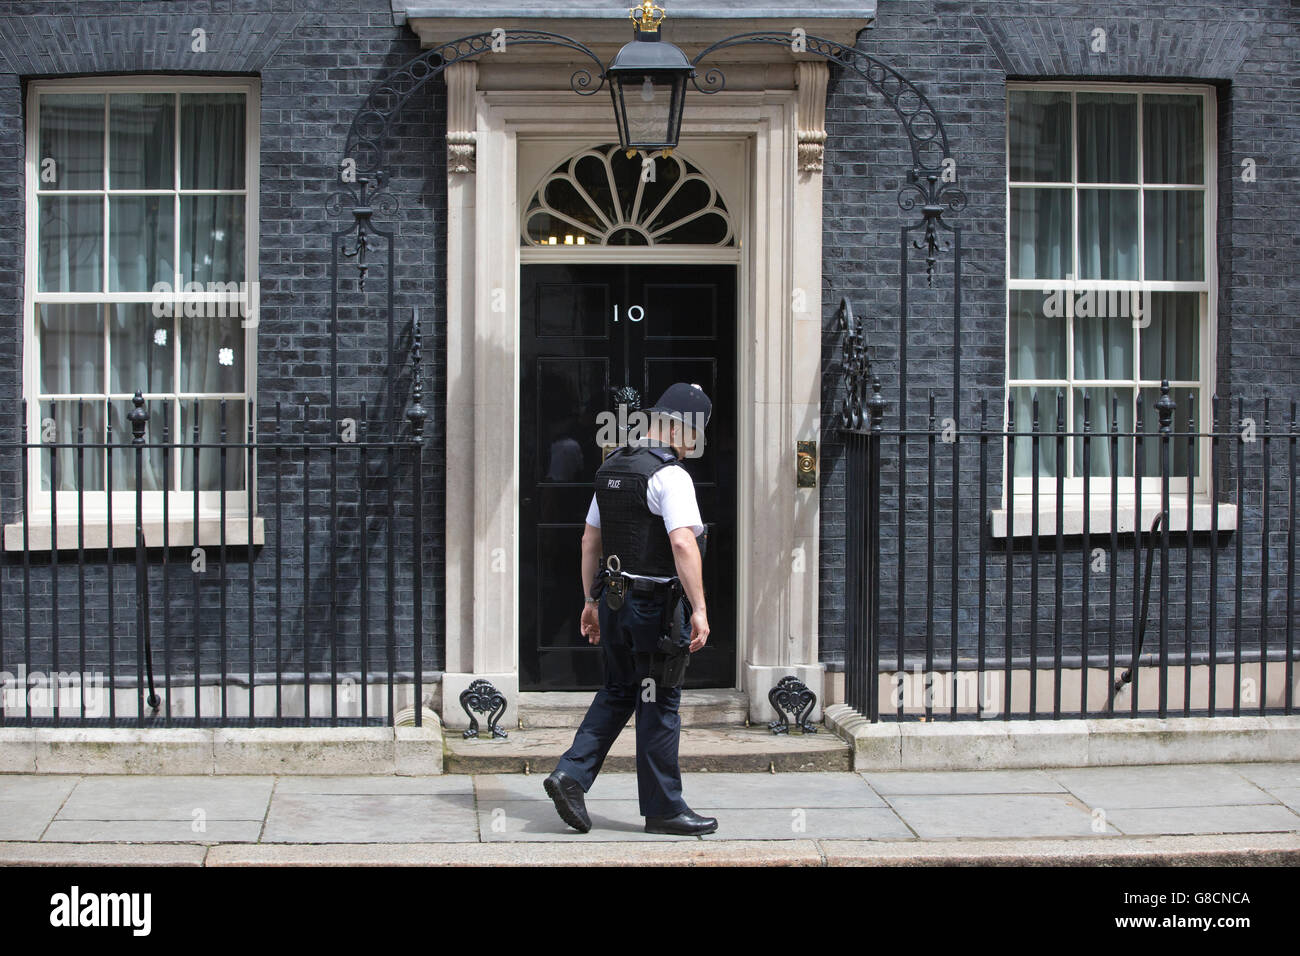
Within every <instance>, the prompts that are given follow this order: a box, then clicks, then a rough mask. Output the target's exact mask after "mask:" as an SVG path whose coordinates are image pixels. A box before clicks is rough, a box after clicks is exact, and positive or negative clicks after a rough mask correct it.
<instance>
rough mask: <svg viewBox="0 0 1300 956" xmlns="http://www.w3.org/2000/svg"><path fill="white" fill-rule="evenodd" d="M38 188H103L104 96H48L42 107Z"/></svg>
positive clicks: (52, 94)
mask: <svg viewBox="0 0 1300 956" xmlns="http://www.w3.org/2000/svg"><path fill="white" fill-rule="evenodd" d="M40 124H41V133H40V137H41V143H40V156H39V157H38V158H37V162H38V163H39V166H40V176H39V188H41V189H102V188H103V186H104V97H103V96H102V95H100V94H98V93H45V94H42V95H41V105H40Z"/></svg>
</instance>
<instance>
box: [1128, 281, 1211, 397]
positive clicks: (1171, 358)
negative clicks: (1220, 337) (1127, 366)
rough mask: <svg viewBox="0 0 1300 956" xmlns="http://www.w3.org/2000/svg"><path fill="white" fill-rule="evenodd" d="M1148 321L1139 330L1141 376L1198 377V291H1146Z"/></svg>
mask: <svg viewBox="0 0 1300 956" xmlns="http://www.w3.org/2000/svg"><path fill="white" fill-rule="evenodd" d="M1145 298H1146V299H1147V301H1148V302H1149V303H1150V308H1151V321H1150V323H1149V324H1148V325H1147V326H1146V328H1144V329H1142V377H1143V378H1144V379H1148V380H1151V379H1166V378H1167V379H1170V380H1171V381H1180V380H1181V381H1194V380H1198V379H1200V377H1201V336H1200V326H1201V322H1200V317H1201V316H1200V312H1201V310H1200V294H1199V293H1196V292H1150V293H1147V295H1146V296H1145Z"/></svg>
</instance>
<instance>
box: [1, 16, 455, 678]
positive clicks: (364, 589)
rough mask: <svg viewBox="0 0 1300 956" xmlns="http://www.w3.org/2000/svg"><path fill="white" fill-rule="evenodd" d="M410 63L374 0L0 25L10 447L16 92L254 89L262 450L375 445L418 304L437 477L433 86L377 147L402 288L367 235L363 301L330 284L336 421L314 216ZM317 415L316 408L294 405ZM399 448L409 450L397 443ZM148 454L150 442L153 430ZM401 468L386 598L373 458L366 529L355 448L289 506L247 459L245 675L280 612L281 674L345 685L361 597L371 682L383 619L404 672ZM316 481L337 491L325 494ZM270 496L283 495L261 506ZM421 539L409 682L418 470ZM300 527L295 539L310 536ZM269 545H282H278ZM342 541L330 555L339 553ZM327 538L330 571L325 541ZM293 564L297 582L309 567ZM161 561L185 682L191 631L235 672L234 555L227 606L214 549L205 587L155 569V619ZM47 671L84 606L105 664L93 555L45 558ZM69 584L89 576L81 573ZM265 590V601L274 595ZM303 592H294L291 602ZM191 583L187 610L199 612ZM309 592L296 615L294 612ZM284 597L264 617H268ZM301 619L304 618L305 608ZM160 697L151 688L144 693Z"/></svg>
mask: <svg viewBox="0 0 1300 956" xmlns="http://www.w3.org/2000/svg"><path fill="white" fill-rule="evenodd" d="M196 28H201V29H203V30H204V31H205V32H206V40H207V52H206V53H194V52H192V51H191V41H192V31H193V30H194V29H196ZM418 52H419V46H418V41H417V40H416V38H415V37H414V35H413V34H411V32H410V31H409V30H408V29H406V28H404V27H402V28H399V27H396V26H394V25H393V22H392V13H391V9H390V5H389V3H388V2H387V0H327V2H320V0H256V2H254V0H228V2H220V0H216V2H211V3H205V2H189V3H185V4H177V3H169V2H154V0H143V2H136V0H131V2H81V3H57V2H47V3H42V2H29V3H10V4H7V5H6V6H5V8H4V9H3V10H0V117H3V122H0V182H2V183H3V188H2V189H0V224H3V228H2V229H0V407H3V408H7V409H9V410H10V411H9V412H8V413H6V414H5V419H4V421H3V422H0V434H3V435H4V436H5V438H6V439H8V438H10V436H14V435H16V434H17V427H18V422H19V415H18V414H17V411H16V409H17V408H18V402H19V400H20V399H21V381H22V378H21V363H22V339H21V334H20V329H21V328H22V326H23V319H22V315H21V304H22V295H23V289H22V283H23V228H24V227H23V223H24V208H23V160H24V143H23V133H22V130H23V124H24V115H23V114H24V98H25V84H26V81H28V80H31V79H37V78H49V77H59V76H71V75H78V74H96V73H115V74H136V73H172V72H174V73H194V72H201V73H205V74H217V75H227V74H229V75H249V74H252V75H256V76H258V77H259V78H260V82H261V142H260V156H261V163H260V170H259V185H260V195H259V204H260V263H259V273H260V274H259V276H258V278H259V281H260V283H261V311H260V315H259V326H258V332H257V394H256V396H255V399H256V401H257V403H258V413H257V417H258V419H259V425H260V427H261V429H262V435H263V437H264V438H269V437H270V436H271V433H272V431H273V429H274V421H275V418H276V415H277V411H276V409H277V405H278V406H279V416H280V419H281V427H282V429H283V432H282V434H283V437H284V438H285V439H286V440H292V441H298V440H299V439H300V438H301V437H302V436H303V434H304V431H306V433H307V434H308V436H309V437H310V440H312V441H328V440H330V439H331V438H334V437H335V436H336V435H337V431H336V423H337V421H338V420H339V419H342V418H348V417H351V418H359V417H360V412H361V403H362V402H363V401H365V402H366V403H367V405H368V407H367V418H368V420H369V425H370V437H371V438H374V439H380V440H382V439H384V438H385V437H387V436H388V435H389V434H390V432H389V429H388V426H387V424H386V423H388V422H389V421H391V420H392V419H393V418H394V417H396V418H398V419H399V420H400V419H401V417H402V416H403V414H404V412H405V409H406V404H407V398H408V395H409V391H410V383H411V377H410V369H409V366H408V365H406V364H405V362H406V358H407V356H408V354H409V346H410V340H411V319H412V313H413V309H415V308H419V309H420V312H421V317H422V326H423V333H424V346H425V349H424V356H425V379H424V382H425V392H424V404H425V406H426V408H428V409H429V412H430V417H429V420H428V423H427V425H426V430H425V435H426V445H425V451H424V454H425V456H426V460H428V461H432V462H435V463H436V462H438V461H440V460H441V459H442V457H443V455H444V453H445V449H444V446H443V442H444V437H443V436H444V434H445V429H444V411H443V396H444V395H445V379H444V373H445V361H444V353H445V316H444V311H443V310H444V292H443V275H444V273H445V253H444V250H443V243H442V240H441V237H442V236H443V235H444V234H445V229H446V209H445V189H444V186H443V183H445V181H446V178H445V177H446V167H445V159H446V149H445V146H444V143H445V87H444V86H443V85H442V83H441V81H440V80H435V81H434V82H433V83H431V84H429V85H428V86H427V87H426V88H425V89H424V90H423V91H421V92H420V93H419V94H418V95H417V96H416V97H415V98H414V99H413V100H412V101H411V102H410V103H409V104H408V106H407V109H406V110H405V112H404V113H403V114H402V116H401V120H400V122H399V123H398V124H397V125H396V126H395V127H394V129H393V131H392V137H391V140H390V153H389V159H390V168H391V169H392V170H393V171H394V172H395V173H396V175H395V177H394V180H393V182H392V183H391V186H390V189H389V191H390V192H391V193H392V195H393V196H394V197H395V199H396V200H397V204H396V205H397V211H396V213H395V214H394V215H392V216H391V217H377V221H376V225H377V226H378V228H379V229H381V230H388V231H392V232H393V233H394V234H395V235H396V237H397V265H396V269H395V274H394V275H393V276H391V277H390V276H389V275H388V269H387V249H386V248H385V247H384V245H383V243H382V241H378V242H376V241H375V240H374V238H373V237H372V246H371V253H370V259H371V265H372V269H371V272H370V275H369V276H368V279H367V284H366V289H365V291H364V292H362V291H360V290H359V289H358V284H357V279H356V270H355V267H354V266H353V265H352V262H351V261H350V260H347V259H344V258H341V262H342V265H341V266H340V268H339V271H338V274H339V283H338V308H339V311H338V318H339V323H338V334H339V339H338V347H339V352H338V368H337V375H338V377H337V391H338V407H337V408H336V409H331V408H329V403H330V398H331V392H332V388H333V385H334V380H333V378H332V376H331V371H332V369H331V351H330V346H331V337H330V314H331V313H330V309H331V292H332V283H331V267H330V262H331V253H332V248H333V247H334V246H336V245H337V244H339V243H340V242H341V241H342V240H340V239H338V238H336V237H335V235H334V232H335V230H340V229H346V228H348V227H350V226H351V225H352V223H353V218H352V216H351V211H350V210H351V203H350V202H346V203H344V204H343V206H342V208H341V209H338V210H335V211H334V212H333V213H331V212H329V211H327V200H328V198H329V196H330V194H331V193H333V192H335V191H336V190H337V189H338V171H339V163H340V161H341V160H342V159H343V152H344V147H345V141H346V137H347V133H348V128H349V125H350V123H351V121H352V117H353V115H354V113H355V112H356V110H357V109H358V108H359V107H360V106H361V104H362V102H363V100H364V97H365V95H366V93H367V92H368V91H369V89H370V88H371V87H372V86H373V85H374V84H375V83H376V81H378V80H379V79H380V78H382V77H383V76H385V75H386V74H387V73H388V72H389V71H391V70H392V69H393V68H394V67H396V66H398V65H399V64H401V63H402V62H404V61H406V60H407V59H409V58H410V57H412V56H414V55H416V54H417V53H418ZM390 278H391V280H392V287H393V289H394V307H395V308H394V315H395V318H396V327H395V340H396V341H395V348H394V351H393V354H394V355H395V356H396V363H398V367H397V368H396V369H395V373H394V374H395V377H396V380H397V381H396V388H395V389H394V390H393V392H392V395H391V396H390V395H389V389H388V380H389V368H390V365H389V349H388V309H387V298H386V294H387V289H388V286H389V280H390ZM308 404H309V405H310V412H309V414H306V417H307V421H306V422H304V417H305V409H306V408H307V407H308ZM398 434H399V437H404V436H406V435H407V434H408V432H407V430H406V429H405V427H403V428H402V430H401V431H400V432H399V433H398ZM151 437H153V438H157V437H158V435H156V434H152V433H151ZM412 455H413V452H412V451H411V449H410V448H409V447H406V448H403V449H401V450H400V452H398V453H397V458H396V461H395V463H394V464H393V474H394V475H395V481H394V482H393V483H392V486H391V487H392V488H393V489H394V491H393V493H392V504H393V506H394V515H393V519H392V520H393V526H392V538H393V547H394V549H395V550H394V553H395V562H394V584H393V586H392V587H391V588H390V587H389V586H388V583H387V582H388V577H387V574H388V572H387V565H386V558H387V547H388V542H389V527H390V526H389V522H388V519H387V517H386V512H385V507H386V506H387V504H388V503H389V487H390V485H389V483H388V482H387V481H386V480H385V476H386V475H387V474H388V473H389V471H388V468H389V465H388V459H387V458H386V456H385V455H384V454H383V453H377V452H372V453H371V454H370V460H369V462H368V477H367V494H368V497H369V509H368V515H367V518H366V520H365V522H364V526H363V524H362V521H361V518H360V515H359V514H358V500H359V497H360V487H359V484H358V476H359V474H360V472H359V462H358V455H357V452H356V451H355V450H354V449H351V450H343V451H341V452H339V454H338V457H337V458H336V459H335V460H334V461H333V462H331V460H330V457H329V455H328V453H326V452H317V453H315V454H313V455H312V460H311V468H310V473H309V478H310V482H311V485H310V489H309V494H308V495H307V499H306V500H307V503H306V505H305V506H304V489H303V465H302V454H301V453H288V454H285V455H284V456H283V458H282V460H280V461H277V460H276V459H275V458H274V456H272V455H271V454H269V453H268V454H265V455H263V456H262V458H261V459H260V460H259V462H258V486H259V494H260V495H261V503H260V506H259V514H260V515H261V516H263V517H265V518H266V519H267V543H266V546H265V547H263V548H259V549H257V551H256V553H255V562H254V574H255V575H256V576H257V578H258V580H259V585H258V588H257V592H256V593H257V602H256V607H255V609H254V610H255V614H256V619H255V623H254V625H253V628H254V633H255V634H256V635H257V643H256V645H255V648H254V651H255V658H256V661H257V667H258V668H259V670H263V671H274V669H275V662H276V650H275V647H276V639H277V634H276V631H277V626H276V623H275V622H276V620H277V614H276V608H277V606H278V607H280V608H282V609H283V613H282V614H281V615H279V628H278V630H279V632H280V633H279V639H280V640H281V642H282V648H281V652H280V655H279V660H280V665H281V666H282V667H283V669H284V670H285V671H286V672H299V673H300V672H301V670H302V666H303V646H304V642H305V643H306V645H307V647H308V649H309V654H310V657H311V664H312V670H313V671H316V672H318V673H319V672H320V671H322V670H328V668H329V666H330V663H331V660H332V656H333V655H334V654H336V655H337V664H338V667H339V668H340V670H345V671H346V670H349V669H352V670H355V668H356V666H357V662H358V658H359V655H360V653H361V648H360V644H361V640H360V637H359V634H360V632H361V628H360V624H359V615H360V608H361V603H362V600H363V595H364V597H365V598H366V599H368V600H369V603H370V607H369V613H370V616H371V620H372V627H371V632H370V633H371V636H372V640H373V641H374V646H371V647H370V648H369V649H368V653H369V657H370V663H371V666H372V667H373V668H375V669H378V670H383V669H384V668H385V667H386V666H387V661H388V659H389V658H388V655H387V654H386V652H385V648H384V647H383V644H382V641H381V640H380V639H379V638H378V637H377V636H376V635H382V634H383V633H385V630H386V626H385V618H386V616H387V615H388V613H390V611H389V608H388V605H387V598H388V596H389V595H390V594H391V596H392V610H391V613H392V614H393V616H394V619H395V621H396V622H397V634H398V636H397V639H396V646H395V647H394V649H393V653H392V662H393V665H394V667H395V668H396V669H397V670H398V671H399V672H409V671H410V669H411V666H412V660H413V655H412V641H411V636H410V635H411V619H412V615H413V603H414V593H413V575H412V568H413V563H414V558H413V554H414V552H413V543H412V536H411V528H412V520H413V510H414V509H413V504H414V502H413V497H412V477H413V467H412ZM331 472H333V473H334V474H335V476H336V477H335V478H334V479H333V480H331ZM277 475H278V480H279V485H278V487H279V488H280V495H279V496H278V498H277V496H276V495H275V493H274V489H275V488H276V487H277ZM425 475H426V479H425V486H424V490H425V494H424V501H423V522H424V537H423V541H424V562H425V565H424V566H425V574H424V593H423V603H424V620H425V634H426V638H425V645H424V667H425V669H426V670H436V669H440V668H441V666H442V655H443V639H442V631H443V629H442V608H443V595H442V580H443V565H442V554H443V527H444V512H443V493H442V469H441V468H440V467H436V466H435V467H426V468H425ZM19 491H20V478H19V468H18V464H17V457H16V455H10V454H9V453H8V451H6V454H5V456H4V460H3V461H0V495H2V497H0V509H2V511H3V520H4V521H5V522H10V521H13V520H15V516H16V515H17V514H18V510H19V501H20V493H19ZM304 511H305V512H306V521H305V522H304ZM277 526H278V533H279V535H280V536H281V539H280V541H281V543H280V547H278V548H277V546H276V540H277V539H276V533H277ZM335 535H336V536H337V537H335ZM363 539H364V540H366V541H367V542H368V551H367V554H368V557H369V581H368V582H366V581H365V580H364V579H363V577H362V574H361V569H360V565H359V561H360V556H359V555H360V548H359V543H360V541H361V540H363ZM332 540H336V541H337V550H336V552H335V554H336V556H337V563H336V565H331V548H330V542H331V541H332ZM304 555H307V557H308V560H309V564H308V565H307V566H306V568H304V560H303V559H304ZM161 557H162V556H161V553H153V552H151V553H150V562H151V566H152V567H151V572H150V574H151V593H152V596H151V601H152V604H153V607H154V608H155V615H154V616H155V620H161V619H162V618H163V617H166V618H168V619H170V621H171V624H172V627H171V631H170V634H169V635H167V637H166V641H167V642H168V643H169V645H170V648H171V652H172V653H173V655H174V657H173V659H174V660H175V661H176V663H177V667H178V669H180V670H181V671H183V672H187V673H188V671H189V669H190V667H191V666H192V664H191V662H192V660H193V653H194V643H195V635H196V632H197V635H198V641H199V643H200V651H201V655H202V669H203V671H204V672H205V673H212V672H215V671H216V670H217V669H218V668H219V666H220V659H221V641H222V639H223V636H222V635H223V632H224V641H225V646H226V648H227V664H228V667H229V669H230V670H232V671H240V672H246V671H247V666H248V665H247V660H248V632H249V619H248V588H247V581H248V568H249V564H248V558H247V552H246V551H245V550H244V549H242V548H240V549H231V550H230V552H229V553H228V555H227V561H226V563H225V566H226V583H225V585H224V595H225V602H226V608H227V611H226V614H225V615H224V616H223V615H222V614H221V613H220V601H221V597H222V591H223V585H222V581H221V570H220V569H221V564H222V562H221V561H220V556H219V552H218V548H216V547H210V548H208V571H207V572H206V573H205V574H203V575H198V576H196V575H193V574H192V573H191V571H190V562H189V557H188V554H187V553H186V552H185V551H174V552H173V553H172V554H171V555H170V566H169V568H168V570H167V582H168V584H169V585H170V600H171V605H172V610H171V612H170V613H169V614H166V615H163V614H162V613H161V612H160V611H159V608H160V607H161V606H162V604H163V577H164V572H163V569H162V568H161V566H160V563H161ZM59 560H60V567H59V569H58V572H57V573H58V586H59V594H60V600H59V611H58V613H59V616H60V622H59V631H60V634H61V639H60V642H59V648H58V652H59V665H60V669H62V670H73V669H78V668H79V666H80V657H79V655H80V653H81V649H80V643H79V642H80V615H81V608H80V604H79V601H78V600H77V595H78V593H79V592H80V593H82V594H84V596H85V604H86V612H85V613H86V622H87V626H86V655H87V661H88V664H89V665H90V666H98V665H102V663H103V662H104V660H105V659H106V657H107V654H108V647H107V641H106V636H105V635H106V632H107V628H106V626H105V625H106V623H107V614H108V606H109V586H108V581H107V574H106V568H105V562H104V555H103V553H102V552H101V553H99V554H92V555H90V556H89V558H88V562H87V567H86V568H85V570H84V572H79V571H78V569H77V567H76V563H75V554H70V553H68V552H64V553H62V554H61V555H60V557H59ZM46 561H47V556H39V555H38V556H37V557H36V562H37V563H36V566H35V567H34V568H33V570H32V572H31V573H32V581H33V583H32V588H31V593H32V597H33V601H34V604H35V607H34V608H33V613H32V617H31V621H32V629H31V631H32V650H31V658H32V664H33V668H36V669H42V670H44V669H49V666H50V665H51V663H52V661H53V651H54V648H53V647H52V646H51V643H50V639H49V627H50V625H49V619H50V616H51V614H50V608H49V606H48V605H49V602H50V598H49V597H47V596H46V595H50V594H51V583H52V581H51V570H50V568H49V567H48V566H46ZM132 561H133V559H132V555H131V554H130V553H120V554H119V555H118V559H117V561H116V562H115V565H114V574H113V578H114V583H113V597H114V604H115V605H116V612H115V613H116V619H117V621H118V630H119V639H118V641H117V644H116V646H115V648H114V651H115V653H116V656H117V659H118V662H119V667H120V668H122V669H123V670H125V671H126V672H128V673H129V672H130V670H131V668H132V667H133V662H134V661H135V658H136V643H135V639H134V635H135V625H134V610H133V609H134V605H135V598H134V585H135V578H134V567H133V563H132ZM2 570H3V582H4V591H5V605H6V613H10V614H12V613H13V611H14V609H15V608H16V606H17V605H18V603H19V602H20V601H21V595H22V593H23V588H22V583H21V582H22V575H23V570H22V568H21V567H20V566H19V565H18V564H17V563H15V560H14V559H13V558H12V557H9V558H8V559H7V560H6V562H5V567H4V568H3V569H2ZM83 574H84V577H83ZM277 576H278V579H279V581H280V590H279V593H278V595H277V592H276V589H275V587H274V586H273V582H274V581H275V580H276V579H277ZM304 576H305V577H306V579H307V584H306V591H305V589H304ZM196 580H197V583H198V592H199V595H200V599H199V600H200V604H201V613H200V620H199V622H198V624H197V625H195V624H194V622H193V617H192V614H191V613H190V608H192V606H193V601H194V598H193V594H194V586H195V582H196ZM304 593H306V595H307V597H306V600H304ZM331 599H333V600H334V601H335V602H336V607H337V610H336V611H335V616H336V624H337V637H336V638H334V639H332V638H331V629H330V618H331V611H330V601H331ZM277 601H278V602H279V603H278V604H277ZM304 608H305V609H306V610H305V612H304ZM21 621H22V617H21V614H18V615H16V616H14V617H13V620H12V623H11V625H10V626H9V627H8V628H6V629H5V630H4V658H3V661H2V662H0V664H3V668H0V669H9V670H11V671H12V670H14V668H15V667H16V665H17V663H18V662H19V661H20V660H21V657H22V653H23V643H24V641H25V640H26V639H27V636H26V633H25V630H24V629H23V628H22V627H21V626H20V625H21ZM153 636H154V643H155V663H156V665H157V666H158V667H159V668H160V669H161V666H162V659H163V653H164V652H163V650H162V647H163V644H164V635H163V634H162V633H161V629H160V627H159V626H158V625H155V632H154V635H153ZM159 680H160V682H161V675H160V677H159Z"/></svg>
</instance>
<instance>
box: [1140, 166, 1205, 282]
mask: <svg viewBox="0 0 1300 956" xmlns="http://www.w3.org/2000/svg"><path fill="white" fill-rule="evenodd" d="M1144 201H1145V203H1146V211H1145V212H1146V237H1145V238H1146V277H1147V278H1148V279H1164V280H1168V281H1173V282H1200V281H1201V280H1202V279H1204V278H1205V237H1204V230H1205V215H1204V210H1205V194H1204V193H1203V192H1201V191H1200V190H1196V191H1192V190H1182V189H1160V190H1148V191H1147V192H1146V193H1145V194H1144Z"/></svg>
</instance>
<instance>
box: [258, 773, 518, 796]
mask: <svg viewBox="0 0 1300 956" xmlns="http://www.w3.org/2000/svg"><path fill="white" fill-rule="evenodd" d="M538 787H539V788H540V787H541V783H540V781H539V782H538ZM275 792H276V793H277V794H281V793H352V794H380V793H387V794H448V793H458V794H473V792H474V778H473V777H466V776H462V775H460V774H450V775H446V776H437V777H431V776H420V777H397V776H373V777H364V776H341V777H303V776H297V775H294V776H292V777H280V778H279V779H278V781H277V782H276V785H275Z"/></svg>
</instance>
